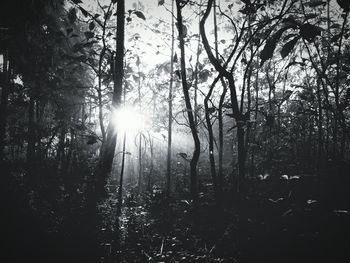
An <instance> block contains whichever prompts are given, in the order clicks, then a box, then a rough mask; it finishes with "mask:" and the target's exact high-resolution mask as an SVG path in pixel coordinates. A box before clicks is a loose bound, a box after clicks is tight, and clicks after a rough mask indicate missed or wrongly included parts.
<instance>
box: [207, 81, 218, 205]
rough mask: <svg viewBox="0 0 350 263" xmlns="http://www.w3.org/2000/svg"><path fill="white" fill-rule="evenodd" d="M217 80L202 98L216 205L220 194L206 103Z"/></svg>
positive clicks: (211, 128) (211, 130) (211, 127)
mask: <svg viewBox="0 0 350 263" xmlns="http://www.w3.org/2000/svg"><path fill="white" fill-rule="evenodd" d="M218 80H219V78H216V79H215V81H214V82H213V83H212V84H211V86H210V88H209V91H208V93H207V95H206V96H205V98H204V108H205V121H206V124H207V129H208V140H209V162H210V172H211V176H212V179H213V185H214V193H215V199H216V202H217V203H220V193H219V189H218V180H217V176H216V168H215V157H214V134H213V125H212V123H211V119H210V111H209V106H208V101H209V99H210V97H211V95H212V93H213V90H214V88H215V84H216V83H217V81H218Z"/></svg>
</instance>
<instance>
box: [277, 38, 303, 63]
mask: <svg viewBox="0 0 350 263" xmlns="http://www.w3.org/2000/svg"><path fill="white" fill-rule="evenodd" d="M298 39H299V36H298V37H295V38H293V39H292V40H290V41H288V42H287V43H286V44H285V45H284V46H283V47H282V50H281V56H282V58H285V57H286V56H288V55H289V53H290V52H291V51H292V50H293V48H294V46H295V44H296V43H297V42H298Z"/></svg>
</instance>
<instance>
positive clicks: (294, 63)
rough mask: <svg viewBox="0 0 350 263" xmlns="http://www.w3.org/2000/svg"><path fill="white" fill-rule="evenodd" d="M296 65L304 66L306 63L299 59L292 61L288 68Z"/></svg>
mask: <svg viewBox="0 0 350 263" xmlns="http://www.w3.org/2000/svg"><path fill="white" fill-rule="evenodd" d="M294 65H299V66H301V67H303V66H305V63H303V62H297V61H292V62H290V63H289V64H288V65H287V66H286V69H287V68H289V67H291V66H294Z"/></svg>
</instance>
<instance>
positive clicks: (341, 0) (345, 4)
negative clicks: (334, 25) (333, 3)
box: [337, 0, 350, 12]
mask: <svg viewBox="0 0 350 263" xmlns="http://www.w3.org/2000/svg"><path fill="white" fill-rule="evenodd" d="M337 3H338V5H339V6H340V7H341V8H342V9H343V10H344V12H348V11H349V8H350V1H349V0H337Z"/></svg>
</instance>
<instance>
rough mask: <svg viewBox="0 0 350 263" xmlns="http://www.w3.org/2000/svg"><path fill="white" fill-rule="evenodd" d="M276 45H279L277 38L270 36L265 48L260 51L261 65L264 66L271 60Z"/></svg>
mask: <svg viewBox="0 0 350 263" xmlns="http://www.w3.org/2000/svg"><path fill="white" fill-rule="evenodd" d="M276 45H277V40H276V39H275V38H273V37H272V38H269V39H268V40H267V41H266V44H265V46H264V49H263V50H262V51H261V53H260V58H261V62H260V66H262V65H263V64H264V62H265V61H266V60H269V59H270V58H272V56H273V52H274V51H275V48H276Z"/></svg>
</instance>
